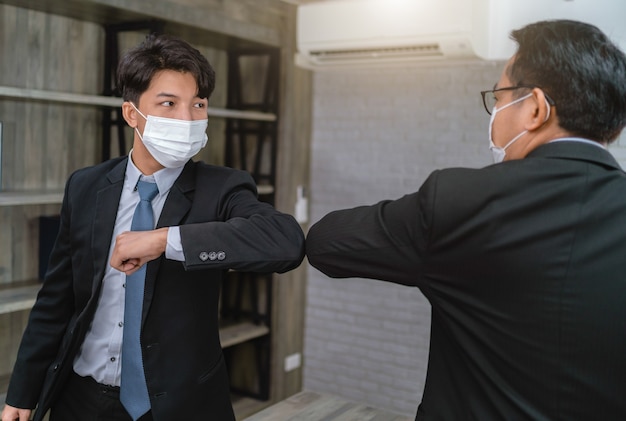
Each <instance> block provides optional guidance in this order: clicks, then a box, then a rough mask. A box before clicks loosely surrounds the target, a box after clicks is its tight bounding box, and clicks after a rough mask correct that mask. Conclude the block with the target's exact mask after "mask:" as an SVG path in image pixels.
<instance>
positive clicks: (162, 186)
mask: <svg viewBox="0 0 626 421" xmlns="http://www.w3.org/2000/svg"><path fill="white" fill-rule="evenodd" d="M132 158H133V151H132V149H131V151H130V152H129V153H128V162H127V164H126V179H125V181H124V184H125V185H126V186H128V187H129V188H131V189H134V188H135V186H136V185H137V182H138V181H139V180H142V181H148V182H152V183H156V185H157V188H158V189H159V196H161V195H164V194H167V193H168V192H169V191H170V189H171V188H172V186H173V185H174V182H175V181H176V179H177V178H178V176H179V175H180V173H181V172H183V168H185V166H184V165H183V166H181V167H177V168H163V169H160V170H159V171H157V172H155V173H154V174H152V175H144V174H142V173H141V171H139V168H137V166H136V165H135V163H134V162H133V159H132Z"/></svg>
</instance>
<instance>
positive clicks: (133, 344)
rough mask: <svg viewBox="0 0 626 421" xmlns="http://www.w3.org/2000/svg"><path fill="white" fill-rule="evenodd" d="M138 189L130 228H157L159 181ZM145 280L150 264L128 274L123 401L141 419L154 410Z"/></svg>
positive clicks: (130, 411)
mask: <svg viewBox="0 0 626 421" xmlns="http://www.w3.org/2000/svg"><path fill="white" fill-rule="evenodd" d="M137 190H138V191H139V198H140V200H139V203H138V204H137V207H136V208H135V214H134V215H133V222H132V223H131V227H130V229H131V231H148V230H152V229H154V216H153V213H152V204H151V202H152V199H154V197H155V196H156V195H157V193H158V192H159V190H158V189H157V185H156V184H155V183H148V182H145V181H139V182H138V183H137ZM145 281H146V265H143V266H142V267H141V268H140V269H139V270H138V271H136V272H135V273H133V274H132V275H129V276H127V277H126V303H125V308H124V337H123V342H122V379H121V387H120V401H121V402H122V405H124V408H126V410H127V411H128V413H129V414H130V416H131V417H132V418H133V420H136V419H138V418H139V417H141V416H142V415H143V414H145V413H146V412H148V410H149V409H150V398H149V397H148V388H147V386H146V378H145V374H144V370H143V358H142V355H141V344H140V340H139V335H140V332H141V310H142V307H143V293H144V283H145Z"/></svg>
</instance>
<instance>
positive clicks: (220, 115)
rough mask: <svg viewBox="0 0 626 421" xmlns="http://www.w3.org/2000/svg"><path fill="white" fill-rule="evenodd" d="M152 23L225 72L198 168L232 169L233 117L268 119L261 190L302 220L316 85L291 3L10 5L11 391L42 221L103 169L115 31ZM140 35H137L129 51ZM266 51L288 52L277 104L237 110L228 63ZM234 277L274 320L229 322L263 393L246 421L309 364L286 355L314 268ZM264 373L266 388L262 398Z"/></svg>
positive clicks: (56, 1)
mask: <svg viewBox="0 0 626 421" xmlns="http://www.w3.org/2000/svg"><path fill="white" fill-rule="evenodd" d="M122 3H123V4H122ZM143 19H162V20H164V21H165V32H169V33H173V34H175V35H178V36H181V37H183V38H185V39H186V40H188V41H189V42H190V43H192V44H193V45H194V46H195V47H196V48H198V49H199V50H200V51H201V52H202V53H203V54H204V55H205V56H207V58H209V61H210V62H211V63H212V64H213V65H214V67H215V69H216V73H217V79H218V80H217V87H216V91H215V93H214V95H213V96H212V98H211V100H210V108H209V139H210V141H209V145H208V147H207V148H205V150H203V151H202V152H201V155H200V156H199V159H202V160H204V161H206V162H210V163H213V164H224V163H225V162H226V160H227V156H228V154H230V153H231V152H232V151H231V152H229V150H228V148H229V147H230V146H228V145H227V141H228V139H229V136H231V135H228V134H227V133H228V132H229V123H228V122H229V121H234V122H236V124H235V125H237V124H238V125H239V126H240V127H243V125H245V124H252V125H255V124H256V125H257V127H265V129H266V128H267V124H269V125H273V126H272V130H274V131H275V135H276V136H275V139H274V142H275V151H274V156H273V157H271V159H270V160H272V161H273V163H272V165H273V171H274V178H273V181H272V182H269V181H267V180H264V181H263V182H261V183H260V185H259V193H260V195H261V197H265V198H267V199H268V200H271V201H272V203H274V205H275V206H276V207H277V208H278V209H279V210H281V211H284V212H288V213H292V212H293V206H294V204H295V195H296V187H297V186H299V185H306V184H307V177H308V170H307V168H308V166H307V163H308V151H309V147H308V139H309V132H308V127H309V120H310V108H309V107H310V97H309V96H308V95H309V93H310V87H309V86H310V82H311V81H310V75H309V73H308V72H306V71H301V70H298V69H296V68H295V67H294V66H293V64H292V54H293V52H294V45H293V44H294V42H293V33H294V24H295V8H294V7H293V6H291V5H289V4H287V3H283V2H281V1H278V0H229V2H223V1H220V0H202V1H200V0H178V1H174V0H155V1H149V2H148V1H142V0H128V1H124V2H119V1H116V0H0V26H1V28H0V36H1V38H0V44H1V46H2V49H1V51H2V59H1V60H0V122H2V126H3V139H2V140H3V141H2V154H0V157H1V159H2V161H1V164H2V177H1V178H0V180H1V182H2V185H1V189H0V232H1V235H0V250H1V252H0V340H1V342H0V356H1V357H0V395H1V394H2V392H3V391H4V390H5V388H6V382H7V380H8V376H9V373H10V370H11V368H12V365H13V362H14V359H15V354H16V351H17V345H18V343H19V338H20V337H21V331H22V330H23V328H24V326H25V323H26V318H27V315H28V310H29V309H30V307H31V306H32V304H33V302H34V299H35V295H36V292H37V291H38V288H39V283H38V280H37V278H38V276H37V274H38V264H37V262H38V260H37V257H38V240H37V239H38V220H39V217H40V216H42V215H44V216H45V215H54V214H57V213H58V212H59V209H60V203H61V200H62V194H63V193H62V188H63V186H64V183H65V180H66V179H67V176H68V175H69V174H70V173H71V172H72V171H73V170H75V169H78V168H81V167H84V166H88V165H93V164H95V163H97V162H99V161H100V155H101V150H102V138H101V130H102V126H101V125H102V123H101V119H102V110H103V109H112V108H113V107H118V106H119V104H121V100H120V99H118V98H113V97H105V96H102V95H100V93H101V92H102V76H103V67H104V58H103V50H104V43H105V30H104V28H106V26H107V25H112V24H117V23H119V22H129V21H138V20H143ZM285 34H288V36H285ZM143 36H144V34H143V33H141V32H134V33H133V32H131V33H129V34H128V36H126V37H124V40H123V42H122V45H121V48H122V50H123V49H125V48H128V47H129V46H132V45H136V44H137V43H138V42H139V41H140V40H141V39H142V38H143ZM265 48H270V49H273V50H274V51H276V54H277V55H276V60H277V62H276V63H277V67H276V68H275V69H274V71H275V72H276V73H277V75H278V76H279V77H280V81H281V84H280V88H279V89H277V90H276V95H277V97H276V100H277V102H276V104H280V106H278V105H277V106H276V108H275V109H273V110H271V111H268V110H266V109H258V108H255V107H248V108H245V107H241V108H238V109H237V108H233V107H231V106H230V104H229V99H228V91H229V86H228V78H227V77H226V75H227V74H229V72H230V71H231V69H230V68H229V67H230V66H229V54H231V55H232V52H234V51H242V50H246V51H250V49H265ZM252 74H254V71H253V72H252ZM245 79H246V81H245V83H247V84H249V85H248V86H254V85H255V84H258V82H257V81H255V80H254V78H253V79H250V77H246V78H245ZM299 87H301V88H299ZM242 89H244V90H245V89H246V86H242ZM279 116H280V117H279ZM245 122H248V123H245ZM264 125H265V126H264ZM231 133H232V131H231ZM234 133H235V135H236V134H237V129H236V128H235V130H234ZM240 134H241V132H240ZM131 135H132V133H131ZM231 137H232V136H231ZM231 140H232V139H231ZM240 152H242V153H240V154H239V156H244V155H246V154H247V152H246V151H240ZM117 153H118V154H119V153H125V151H119V150H118V151H117ZM230 164H231V165H233V166H240V165H239V163H233V162H231V163H230ZM246 169H248V170H250V171H251V172H252V171H253V170H252V169H251V168H246ZM231 275H232V277H233V279H235V281H234V282H233V285H232V288H230V289H229V293H230V294H233V293H236V294H241V295H240V297H241V298H242V299H243V300H244V302H245V303H247V304H246V305H252V304H253V303H256V305H260V310H259V309H257V314H258V315H259V314H260V315H262V316H263V317H262V320H261V319H259V318H258V317H257V318H256V319H255V317H250V314H249V313H245V312H242V313H240V314H239V315H238V317H229V318H225V319H224V320H225V323H224V326H223V328H222V329H221V331H220V336H221V339H222V343H223V346H224V348H225V349H226V353H227V354H231V357H230V358H232V359H233V361H237V359H238V358H240V359H242V363H241V364H237V366H238V367H241V370H234V371H235V373H234V379H233V380H234V384H237V385H238V386H242V385H243V387H239V389H243V392H246V393H247V392H249V391H252V392H253V393H252V394H250V395H252V396H255V398H249V397H243V396H244V395H243V394H242V395H239V394H238V395H237V397H238V398H237V399H236V400H235V408H236V412H237V415H238V417H244V416H246V415H249V414H251V413H253V412H255V411H257V410H258V409H260V408H262V407H265V406H267V405H270V404H272V403H274V402H277V401H279V400H281V399H283V398H285V397H287V396H289V395H291V394H293V393H296V392H298V391H299V390H300V385H301V379H302V373H301V369H300V368H296V369H295V370H290V371H285V370H284V360H285V358H286V357H288V356H290V355H293V354H297V353H300V354H301V352H302V338H303V333H302V329H303V318H304V315H303V311H304V305H303V303H304V291H305V271H304V269H303V268H299V269H297V270H295V271H292V272H289V273H287V274H283V275H275V276H272V277H269V278H268V279H259V280H257V281H254V282H250V281H249V280H248V281H246V280H237V279H236V278H241V277H242V274H231ZM250 285H254V286H255V287H257V288H258V290H257V291H256V293H251V292H250V290H249V288H250ZM233 289H235V290H237V291H236V292H233ZM233 297H234V296H232V295H231V296H229V298H228V299H229V300H231V299H233ZM223 298H224V297H223ZM244 313H245V314H244ZM232 315H233V313H230V316H232ZM260 341H264V342H263V343H264V345H263V346H262V347H258V349H264V350H265V351H263V352H265V354H263V355H261V357H260V358H261V360H263V361H262V364H261V365H258V364H257V366H256V367H251V368H250V369H248V368H247V367H246V365H247V364H248V360H250V356H251V355H256V354H255V352H258V351H257V350H255V349H254V347H255V346H256V345H255V344H257V343H259V342H260ZM231 350H232V351H231ZM254 358H256V356H255V357H254ZM244 360H245V361H246V363H245V364H244V363H243V361H244ZM255 364H256V363H255ZM258 367H262V370H263V373H259V372H258V371H259V368H258ZM238 371H240V372H238ZM250 373H252V374H250ZM259 376H261V377H263V376H265V378H266V379H267V389H266V390H265V391H264V390H263V387H262V386H259V384H260V383H259ZM259 392H261V393H259ZM263 392H264V393H263ZM263 395H265V396H263Z"/></svg>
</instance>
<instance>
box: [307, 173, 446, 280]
mask: <svg viewBox="0 0 626 421" xmlns="http://www.w3.org/2000/svg"><path fill="white" fill-rule="evenodd" d="M429 186H430V183H429V184H426V183H425V185H424V186H422V188H421V189H420V191H419V192H417V193H413V194H409V195H406V196H404V197H402V198H400V199H398V200H393V201H391V200H387V201H382V202H379V203H377V204H375V205H372V206H360V207H356V208H353V209H344V210H339V211H334V212H331V213H329V214H328V215H326V216H324V217H323V218H322V219H321V220H320V221H318V222H317V223H315V224H314V225H313V226H311V228H310V229H309V232H308V234H307V238H306V255H307V259H308V261H309V263H310V264H311V265H312V266H313V267H315V268H316V269H318V270H320V271H321V272H323V273H324V274H326V275H328V276H330V277H333V278H350V277H358V278H370V279H378V280H382V281H389V282H394V283H398V284H403V285H409V286H420V279H421V277H422V275H423V267H424V261H425V258H426V254H427V248H428V247H427V246H428V232H429V230H428V227H429V226H430V225H431V221H430V215H431V212H429V210H428V209H429V207H430V206H432V194H433V191H434V190H433V189H431V188H430V187H429Z"/></svg>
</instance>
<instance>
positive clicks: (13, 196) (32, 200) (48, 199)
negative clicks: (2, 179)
mask: <svg viewBox="0 0 626 421" xmlns="http://www.w3.org/2000/svg"><path fill="white" fill-rule="evenodd" d="M62 202H63V190H52V191H45V190H36V191H35V190H33V191H3V192H0V206H20V205H57V204H61V203H62Z"/></svg>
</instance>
